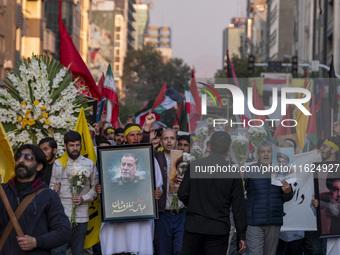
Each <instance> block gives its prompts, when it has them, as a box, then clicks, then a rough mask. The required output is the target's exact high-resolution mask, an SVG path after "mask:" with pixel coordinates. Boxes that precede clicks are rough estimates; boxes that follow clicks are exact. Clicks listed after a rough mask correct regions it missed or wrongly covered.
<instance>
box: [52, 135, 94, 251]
mask: <svg viewBox="0 0 340 255" xmlns="http://www.w3.org/2000/svg"><path fill="white" fill-rule="evenodd" d="M64 148H65V150H66V152H67V155H68V160H67V164H66V167H65V169H64V168H63V165H62V164H61V163H60V161H59V160H56V161H55V164H54V166H53V169H52V177H51V184H50V188H52V189H54V190H55V191H57V192H58V194H59V196H60V198H61V202H62V204H63V206H64V208H65V213H66V215H67V216H68V217H69V218H70V217H71V213H72V206H73V205H76V215H75V220H76V222H77V225H75V226H72V238H71V239H70V246H71V250H72V254H83V252H84V241H85V235H86V231H87V222H88V221H89V215H88V203H89V202H91V201H92V200H94V199H95V198H96V197H97V193H96V191H95V188H94V187H95V185H96V181H95V177H96V171H97V169H96V166H95V164H94V163H93V161H92V160H89V159H87V158H85V157H83V156H81V155H80V150H81V135H80V134H79V133H78V132H76V131H69V132H67V133H66V134H65V135H64ZM76 171H78V172H82V173H83V175H85V176H86V173H88V174H89V176H88V178H87V180H86V181H85V183H84V187H83V189H82V191H81V192H80V194H79V195H73V194H72V192H71V187H70V177H68V173H72V172H76ZM66 251H67V244H66V245H63V246H60V247H58V248H56V249H54V250H52V254H53V255H66Z"/></svg>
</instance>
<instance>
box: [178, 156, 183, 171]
mask: <svg viewBox="0 0 340 255" xmlns="http://www.w3.org/2000/svg"><path fill="white" fill-rule="evenodd" d="M182 162H183V156H180V157H179V158H178V159H177V160H176V169H177V167H178V165H179V164H181V163H182Z"/></svg>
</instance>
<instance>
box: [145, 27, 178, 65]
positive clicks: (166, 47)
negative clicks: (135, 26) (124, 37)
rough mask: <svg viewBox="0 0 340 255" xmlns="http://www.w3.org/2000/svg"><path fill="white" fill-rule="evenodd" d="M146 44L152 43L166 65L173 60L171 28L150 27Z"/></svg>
mask: <svg viewBox="0 0 340 255" xmlns="http://www.w3.org/2000/svg"><path fill="white" fill-rule="evenodd" d="M145 43H151V44H152V45H153V46H155V47H156V49H157V50H158V51H160V53H161V54H162V57H163V62H164V63H165V62H167V61H168V60H169V59H171V58H172V46H171V28H170V27H149V28H148V33H147V36H146V37H145Z"/></svg>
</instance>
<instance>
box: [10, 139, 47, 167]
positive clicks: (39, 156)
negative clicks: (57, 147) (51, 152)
mask: <svg viewBox="0 0 340 255" xmlns="http://www.w3.org/2000/svg"><path fill="white" fill-rule="evenodd" d="M23 150H31V151H32V154H33V155H34V157H35V160H36V161H37V163H38V164H39V163H41V164H42V165H43V169H45V167H46V165H47V159H46V155H45V153H44V152H43V151H42V149H40V148H39V147H38V146H36V145H33V144H23V145H21V146H20V147H19V149H18V150H17V152H16V153H15V156H14V158H15V159H17V158H18V156H19V154H20V153H21V152H22V151H23Z"/></svg>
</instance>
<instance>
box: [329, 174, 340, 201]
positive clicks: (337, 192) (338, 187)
mask: <svg viewBox="0 0 340 255" xmlns="http://www.w3.org/2000/svg"><path fill="white" fill-rule="evenodd" d="M331 193H332V198H333V200H334V203H335V204H338V205H340V180H336V181H334V182H333V189H332V192H331Z"/></svg>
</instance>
